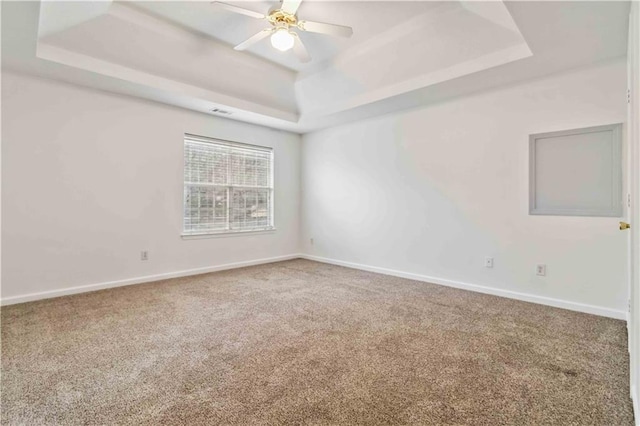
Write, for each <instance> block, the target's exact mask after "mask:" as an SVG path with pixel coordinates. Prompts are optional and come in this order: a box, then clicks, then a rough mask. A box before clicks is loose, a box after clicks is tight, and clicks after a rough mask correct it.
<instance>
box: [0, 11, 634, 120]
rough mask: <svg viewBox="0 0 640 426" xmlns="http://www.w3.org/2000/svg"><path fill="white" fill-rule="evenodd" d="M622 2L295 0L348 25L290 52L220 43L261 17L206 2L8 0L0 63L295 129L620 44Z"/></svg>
mask: <svg viewBox="0 0 640 426" xmlns="http://www.w3.org/2000/svg"><path fill="white" fill-rule="evenodd" d="M236 4H238V3H236ZM276 4H277V3H276V2H242V3H241V6H242V7H245V8H250V9H253V10H256V11H260V12H263V13H264V12H266V11H267V10H268V9H269V8H270V7H272V6H274V5H276ZM628 7H629V6H628V4H627V3H624V2H615V3H608V4H607V3H601V2H584V3H583V2H579V3H576V2H574V3H555V2H553V3H543V2H540V3H537V2H526V3H507V4H505V3H503V2H499V1H494V2H473V1H471V2H459V1H449V2H420V1H413V2H365V1H352V2H331V1H312V0H306V1H303V3H302V5H301V7H300V9H299V11H298V16H300V17H302V19H308V20H315V21H320V22H333V23H337V24H343V25H349V26H351V27H353V29H354V35H353V37H352V38H350V39H341V38H335V37H331V36H326V35H320V34H312V33H303V34H302V35H301V37H302V38H303V41H304V43H305V44H306V46H307V49H308V50H309V52H310V54H311V56H312V58H313V59H312V61H311V62H309V63H306V64H301V63H299V62H298V61H297V60H296V59H295V57H294V56H293V55H292V54H291V52H280V51H277V50H275V49H273V48H272V47H271V46H270V44H269V42H268V40H263V41H262V42H261V43H259V44H257V45H254V46H253V47H252V48H251V49H249V50H248V51H245V52H238V51H235V50H233V46H234V45H235V44H237V43H240V42H241V41H243V40H245V39H246V38H248V37H250V36H251V35H253V34H255V33H256V32H257V31H259V30H261V29H262V28H264V27H265V25H266V22H265V21H259V20H254V19H252V18H250V17H246V16H242V15H237V14H233V13H230V12H228V11H226V10H225V9H223V8H221V7H219V6H216V5H215V4H210V3H209V2H188V1H166V2H164V1H163V2H120V1H118V2H114V1H93V2H92V1H83V2H65V1H56V2H50V1H48V2H43V3H42V4H40V3H35V2H24V3H12V2H9V3H4V4H3V10H2V12H3V13H2V19H3V22H2V30H3V34H2V35H3V67H9V68H14V69H19V70H25V71H28V72H32V73H37V74H42V75H46V76H50V77H54V78H59V79H63V80H67V81H71V82H74V83H77V84H84V85H89V86H93V87H97V88H100V89H103V90H111V91H115V92H119V93H126V94H129V95H134V96H140V97H143V98H147V99H152V100H155V101H160V102H164V103H169V104H173V105H176V106H180V107H184V108H189V109H193V110H196V111H201V112H209V111H210V110H212V109H213V108H222V109H225V110H228V111H230V112H231V113H232V115H231V116H230V118H234V119H238V120H243V121H249V122H255V123H258V124H264V125H268V126H271V127H277V128H282V129H287V130H293V131H299V132H304V131H308V130H312V129H316V128H321V127H325V126H329V125H334V124H339V123H341V122H345V121H349V120H352V119H359V118H364V117H367V116H371V115H375V114H380V113H385V112H389V111H393V110H397V109H399V108H404V107H409V106H411V105H413V104H414V103H415V102H416V100H418V99H419V100H420V102H422V103H423V104H424V103H428V102H429V101H430V100H438V99H444V98H446V97H447V96H455V95H457V94H462V93H463V92H467V93H468V92H470V91H474V90H481V89H483V88H486V87H490V86H492V85H496V84H499V83H500V81H516V80H519V79H524V78H531V77H532V76H536V75H544V74H545V73H547V74H548V73H550V72H555V71H558V70H560V69H565V68H569V67H574V66H579V65H581V64H586V63H592V62H594V61H598V60H603V59H606V58H608V57H615V56H620V55H624V54H625V52H626V16H627V14H628ZM585 25H587V26H586V27H585ZM453 82H456V83H457V84H456V85H452V83H453ZM429 93H432V94H435V96H431V97H430V96H429Z"/></svg>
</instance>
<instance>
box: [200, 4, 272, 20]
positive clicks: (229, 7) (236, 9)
mask: <svg viewBox="0 0 640 426" xmlns="http://www.w3.org/2000/svg"><path fill="white" fill-rule="evenodd" d="M211 4H217V5H219V6H220V7H222V8H224V9H227V10H228V11H230V12H235V13H240V14H242V15H245V16H251V17H252V18H256V19H264V18H266V16H265V15H264V14H262V13H260V12H254V11H253V10H249V9H245V8H244V7H238V6H234V5H232V4H228V3H223V2H221V1H212V2H211Z"/></svg>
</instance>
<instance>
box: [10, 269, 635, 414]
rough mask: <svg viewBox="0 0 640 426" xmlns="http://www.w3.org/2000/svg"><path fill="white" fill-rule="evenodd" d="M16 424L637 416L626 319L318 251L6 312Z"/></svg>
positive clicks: (73, 297)
mask: <svg viewBox="0 0 640 426" xmlns="http://www.w3.org/2000/svg"><path fill="white" fill-rule="evenodd" d="M1 314H2V383H1V391H2V397H1V402H2V418H1V421H2V424H7V425H17V424H24V425H96V424H101V425H110V424H118V425H207V424H211V425H214V424H233V425H263V424H264V425H266V424H269V425H280V424H314V425H328V424H331V425H334V424H353V425H356V424H362V425H364V424H372V425H375V424H394V425H395V424H420V425H616V426H623V425H632V423H633V414H632V408H631V403H630V400H629V385H628V383H629V381H628V377H629V372H628V369H629V366H628V356H627V337H626V327H625V324H624V322H622V321H617V320H613V319H608V318H602V317H597V316H592V315H587V314H581V313H575V312H570V311H566V310H561V309H555V308H550V307H545V306H540V305H535V304H530V303H524V302H519V301H514V300H509V299H503V298H498V297H494V296H488V295H483V294H477V293H472V292H466V291H462V290H456V289H451V288H447V287H442V286H437V285H431V284H425V283H421V282H416V281H411V280H406V279H400V278H394V277H389V276H384V275H378V274H374V273H368V272H362V271H357V270H352V269H347V268H342V267H338V266H332V265H326V264H321V263H316V262H311V261H307V260H292V261H286V262H279V263H273V264H269V265H262V266H255V267H249V268H243V269H236V270H231V271H224V272H216V273H211V274H205V275H199V276H193V277H186V278H178V279H171V280H166V281H160V282H156V283H149V284H140V285H135V286H130V287H121V288H115V289H110V290H103V291H98V292H93V293H85V294H80V295H74V296H67V297H62V298H57V299H50V300H43V301H38V302H31V303H25V304H20V305H14V306H7V307H3V308H2V312H1Z"/></svg>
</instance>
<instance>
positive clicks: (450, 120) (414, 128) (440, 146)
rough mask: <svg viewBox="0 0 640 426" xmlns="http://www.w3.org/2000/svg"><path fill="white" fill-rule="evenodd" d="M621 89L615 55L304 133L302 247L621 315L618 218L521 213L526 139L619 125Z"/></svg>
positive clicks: (622, 74)
mask: <svg viewBox="0 0 640 426" xmlns="http://www.w3.org/2000/svg"><path fill="white" fill-rule="evenodd" d="M625 92H626V62H625V60H624V58H622V59H619V60H616V61H613V62H608V63H605V64H599V65H597V66H593V67H590V68H585V69H579V70H574V71H572V72H569V73H563V74H556V75H554V76H550V77H547V78H544V79H539V80H534V81H530V82H528V83H526V84H520V85H514V86H510V87H505V88H502V89H500V90H495V91H490V92H485V93H479V94H476V95H474V96H470V97H466V98H462V99H458V100H455V101H450V102H447V103H442V104H437V105H434V106H431V107H426V108H422V109H416V110H410V111H405V112H402V113H398V114H394V115H388V116H384V117H380V118H376V119H371V120H366V121H360V122H357V123H352V124H348V125H344V126H340V127H336V128H331V129H326V130H322V131H318V132H314V133H309V134H306V135H304V137H303V149H302V157H301V158H302V178H303V181H302V212H303V213H302V232H301V238H302V240H301V247H302V249H303V252H304V253H305V254H307V255H310V256H316V257H318V258H325V259H332V260H334V261H340V262H348V263H350V264H357V265H365V266H366V267H376V268H383V269H387V270H392V271H396V272H397V271H402V272H404V273H410V274H414V275H419V276H426V277H434V278H438V279H439V281H440V282H453V283H462V284H465V283H466V284H473V285H477V286H482V287H484V288H489V289H495V290H497V291H498V292H499V291H502V290H504V291H508V292H515V293H520V294H526V295H532V296H539V297H540V298H551V299H553V300H557V301H559V302H562V303H564V302H568V303H569V304H574V305H575V306H578V307H580V306H582V307H584V306H591V307H593V308H594V309H593V310H592V311H593V312H602V311H604V312H609V313H610V314H612V316H617V317H622V316H624V315H626V310H627V283H626V274H627V264H626V262H627V256H626V249H627V247H626V235H625V234H624V233H622V232H620V231H619V230H618V220H620V219H619V218H606V217H602V218H601V217H557V216H530V215H529V214H528V140H529V134H532V133H542V132H550V131H557V130H563V129H571V128H579V127H587V126H595V125H601V124H611V123H620V122H624V121H625V120H626V102H625ZM567 173H571V170H569V169H568V170H567ZM624 192H625V193H626V188H625V189H624ZM311 239H313V243H312V242H311ZM486 257H492V258H493V259H494V266H493V268H486V267H485V266H484V262H485V258H486ZM537 264H546V267H547V275H546V276H544V277H540V276H537V275H536V265H537ZM503 293H504V292H503ZM540 300H543V299H540Z"/></svg>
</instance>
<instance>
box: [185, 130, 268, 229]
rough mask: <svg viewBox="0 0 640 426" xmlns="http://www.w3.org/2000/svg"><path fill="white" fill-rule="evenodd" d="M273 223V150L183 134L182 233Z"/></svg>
mask: <svg viewBox="0 0 640 426" xmlns="http://www.w3.org/2000/svg"><path fill="white" fill-rule="evenodd" d="M267 229H273V151H272V150H271V148H265V147H259V146H253V145H244V144H240V143H233V142H226V141H221V140H216V139H208V138H203V137H199V136H192V135H185V139H184V229H183V232H184V234H185V235H198V234H213V233H226V232H242V231H256V230H267Z"/></svg>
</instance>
